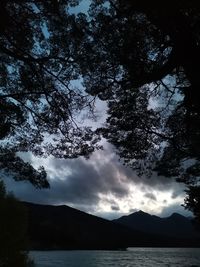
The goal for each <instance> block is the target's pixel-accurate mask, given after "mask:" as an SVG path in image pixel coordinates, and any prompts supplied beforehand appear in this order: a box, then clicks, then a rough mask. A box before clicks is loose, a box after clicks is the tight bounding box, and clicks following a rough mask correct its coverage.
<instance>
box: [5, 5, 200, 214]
mask: <svg viewBox="0 0 200 267" xmlns="http://www.w3.org/2000/svg"><path fill="white" fill-rule="evenodd" d="M78 2H79V1H73V0H69V1H65V0H60V1H58V0H54V1H51V0H47V1H40V0H39V1H36V0H32V1H30V0H29V1H28V0H22V1H18V0H15V1H10V0H8V1H5V0H3V1H1V3H0V10H1V11H0V12H1V13H0V17H1V26H0V53H1V65H0V69H1V73H2V78H1V80H0V84H1V91H0V101H1V107H0V116H1V120H0V121H1V122H0V123H1V125H0V126H1V127H0V129H1V130H0V138H1V140H2V142H1V148H0V149H1V154H0V155H1V156H0V160H1V165H0V167H1V169H3V170H11V172H13V173H15V176H14V177H15V178H16V179H17V180H18V179H28V180H30V181H31V182H32V183H33V184H35V185H36V186H38V187H42V186H48V182H47V181H46V174H45V171H44V169H43V168H41V169H40V170H38V171H37V170H35V169H33V168H32V166H30V165H29V164H26V163H24V162H23V161H22V160H21V159H20V158H19V157H18V154H16V153H17V152H27V151H30V152H32V153H33V154H34V155H36V156H48V155H53V156H56V157H61V158H74V157H78V156H86V157H87V156H88V155H89V154H90V153H91V152H93V151H94V149H98V148H100V146H99V145H98V141H99V138H100V135H103V136H104V137H106V138H107V139H108V141H109V142H111V143H113V144H114V145H115V146H116V148H117V149H118V153H119V155H120V157H121V158H123V159H124V162H125V163H126V164H128V165H129V166H131V167H132V168H133V169H137V170H138V172H139V174H141V175H142V174H143V173H144V172H146V173H148V174H149V175H150V174H151V172H154V171H157V172H158V174H160V175H165V176H169V177H171V176H173V177H176V179H177V180H179V181H180V182H184V183H185V184H186V185H187V186H189V189H188V190H189V191H188V196H189V198H188V200H186V203H185V205H186V207H188V208H190V209H192V206H191V207H190V206H189V204H188V203H189V202H188V201H190V199H194V192H195V191H193V193H191V194H190V192H191V191H190V188H192V187H191V186H195V187H196V186H197V185H198V183H199V177H200V162H199V159H200V154H199V152H200V129H199V125H200V105H199V100H198V89H199V86H200V80H199V77H198V76H199V62H200V50H199V41H200V40H199V38H200V37H199V36H200V32H199V23H200V9H199V7H197V5H196V3H195V2H196V1H194V0H191V1H189V2H188V1H186V0H179V1H176V2H172V1H168V2H167V3H166V4H163V3H157V1H151V5H149V2H147V1H145V0H140V1H138V0H135V1H129V0H127V1H121V0H93V1H91V5H90V10H89V11H88V15H87V14H83V13H79V14H77V15H74V14H71V13H70V6H74V5H76V4H78ZM183 44H184V45H183ZM78 80H79V81H80V80H82V85H83V88H82V87H79V88H77V86H75V84H77V81H78ZM84 88H85V89H86V92H85V91H84ZM96 96H98V97H99V98H100V99H102V100H105V101H107V102H108V119H107V123H106V125H105V127H103V128H101V129H98V130H97V131H94V130H92V129H91V128H89V127H86V126H80V125H79V124H78V123H77V121H76V119H75V118H76V117H77V116H78V115H79V114H80V113H83V112H84V113H87V112H91V113H90V114H92V112H93V108H94V98H95V97H96ZM93 97H94V98H93ZM10 159H11V160H10ZM27 174H31V176H29V177H28V176H27Z"/></svg>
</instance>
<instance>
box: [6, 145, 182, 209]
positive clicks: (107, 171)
mask: <svg viewBox="0 0 200 267" xmlns="http://www.w3.org/2000/svg"><path fill="white" fill-rule="evenodd" d="M23 158H24V159H25V160H27V161H32V162H33V164H34V165H35V166H36V167H38V166H39V165H42V164H43V165H44V166H45V168H46V170H47V172H48V176H49V180H50V185H51V188H50V189H45V190H43V189H42V190H36V189H35V188H34V187H33V186H32V185H30V184H29V183H24V182H17V183H16V182H14V181H13V180H11V179H7V182H6V183H7V188H8V189H9V190H11V191H13V192H14V193H15V195H16V196H17V197H18V198H20V199H21V200H25V201H30V202H36V203H43V204H67V205H70V206H73V207H75V208H79V209H82V210H84V211H87V212H95V209H96V207H97V206H98V203H99V201H100V200H102V199H103V196H107V195H113V196H114V197H115V198H116V199H123V198H124V197H126V196H128V195H129V194H130V185H131V184H134V185H135V186H136V187H137V185H138V188H142V189H141V190H142V191H143V193H144V197H145V198H149V199H152V200H154V201H156V196H155V194H153V193H152V192H151V190H152V188H153V190H154V191H156V190H159V191H163V192H164V191H171V192H173V193H172V198H175V197H178V196H179V195H183V189H184V188H183V186H181V184H178V183H176V182H175V181H174V180H173V179H169V178H164V177H160V176H156V175H153V177H152V178H151V179H149V178H145V177H143V178H139V177H138V176H137V175H136V174H135V172H134V171H133V170H131V169H130V168H128V167H125V166H124V165H123V164H122V162H120V161H119V159H118V157H117V156H116V154H115V152H114V149H113V147H112V146H111V145H109V144H106V145H105V150H103V151H98V152H96V153H94V154H93V155H92V156H91V158H90V159H89V160H86V159H84V158H78V159H73V160H64V159H54V158H49V159H46V160H43V159H35V158H33V157H32V156H30V154H28V155H25V154H23ZM108 202H109V204H110V207H111V210H112V211H115V212H116V211H119V207H118V205H117V203H116V202H115V201H114V202H111V200H109V199H108V200H107V203H108ZM142 205H145V202H144V201H142ZM136 208H137V207H136ZM121 212H122V211H121ZM112 214H113V213H112Z"/></svg>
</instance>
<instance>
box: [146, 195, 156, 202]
mask: <svg viewBox="0 0 200 267" xmlns="http://www.w3.org/2000/svg"><path fill="white" fill-rule="evenodd" d="M144 197H146V198H148V199H151V200H154V201H157V198H156V196H155V194H153V193H146V194H144Z"/></svg>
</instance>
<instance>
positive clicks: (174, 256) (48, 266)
mask: <svg viewBox="0 0 200 267" xmlns="http://www.w3.org/2000/svg"><path fill="white" fill-rule="evenodd" d="M30 255H31V257H32V258H33V259H34V261H35V263H36V267H134V266H135V267H136V266H137V267H158V266H159V267H160V266H162V267H178V266H179V267H200V248H130V249H129V250H127V251H32V252H31V253H30Z"/></svg>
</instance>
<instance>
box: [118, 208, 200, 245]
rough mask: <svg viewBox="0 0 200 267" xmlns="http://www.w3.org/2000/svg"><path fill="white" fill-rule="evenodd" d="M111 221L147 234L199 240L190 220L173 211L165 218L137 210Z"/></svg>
mask: <svg viewBox="0 0 200 267" xmlns="http://www.w3.org/2000/svg"><path fill="white" fill-rule="evenodd" d="M113 222H115V223H118V224H120V225H124V226H127V227H129V228H130V229H134V230H139V231H143V232H145V233H147V234H153V235H159V236H163V237H167V238H176V239H187V240H193V241H195V240H200V232H199V231H197V230H196V229H195V226H194V225H193V223H192V220H191V219H190V218H187V217H184V216H182V215H180V214H178V213H173V214H172V215H171V216H169V217H166V218H160V217H158V216H155V215H150V214H148V213H145V212H143V211H138V212H135V213H132V214H130V215H127V216H122V217H120V218H119V219H116V220H113Z"/></svg>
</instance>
